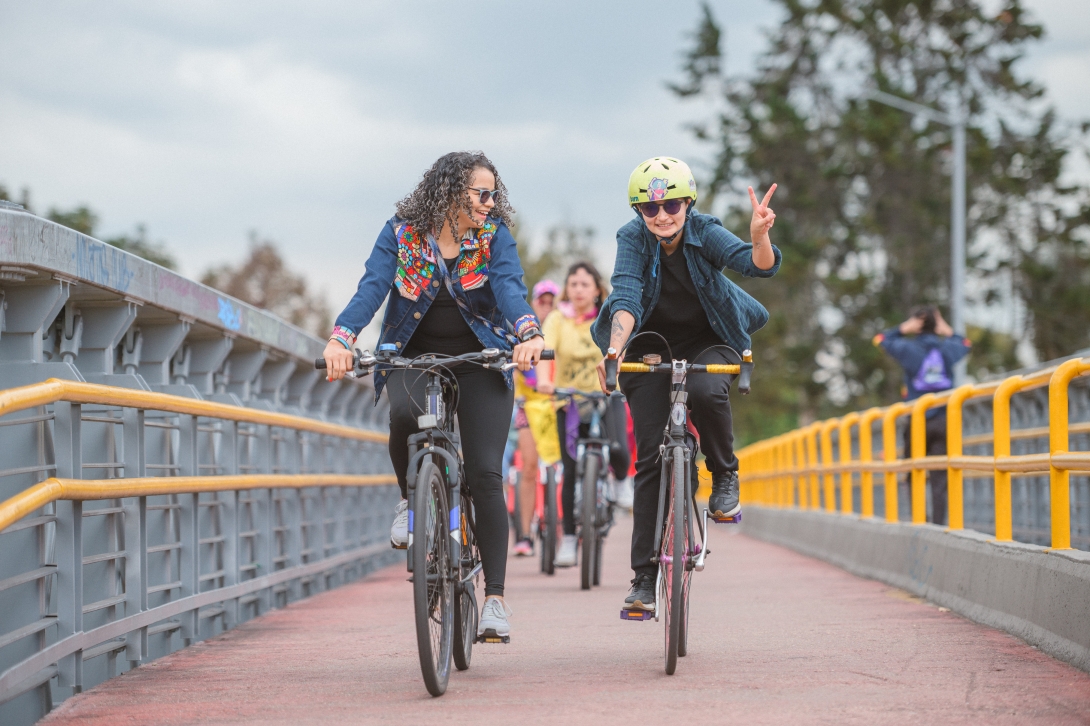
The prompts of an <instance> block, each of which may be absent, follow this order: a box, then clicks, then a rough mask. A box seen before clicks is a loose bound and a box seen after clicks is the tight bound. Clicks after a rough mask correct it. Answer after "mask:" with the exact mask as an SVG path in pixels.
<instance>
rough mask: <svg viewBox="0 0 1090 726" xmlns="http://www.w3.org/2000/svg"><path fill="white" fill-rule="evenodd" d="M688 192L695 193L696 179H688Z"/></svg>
mask: <svg viewBox="0 0 1090 726" xmlns="http://www.w3.org/2000/svg"><path fill="white" fill-rule="evenodd" d="M689 191H690V192H695V191H696V179H693V178H692V177H689Z"/></svg>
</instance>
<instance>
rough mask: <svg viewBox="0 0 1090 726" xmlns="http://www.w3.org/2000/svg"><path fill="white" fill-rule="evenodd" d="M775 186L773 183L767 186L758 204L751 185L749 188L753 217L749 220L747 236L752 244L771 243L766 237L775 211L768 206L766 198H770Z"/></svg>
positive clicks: (774, 216) (774, 219) (773, 220)
mask: <svg viewBox="0 0 1090 726" xmlns="http://www.w3.org/2000/svg"><path fill="white" fill-rule="evenodd" d="M777 186H778V185H776V184H773V185H772V186H770V187H769V188H768V192H767V193H766V194H765V198H764V199H762V200H761V202H760V204H758V203H757V195H756V194H754V192H753V187H750V188H749V201H750V203H751V204H752V205H753V218H752V219H750V221H749V237H750V239H751V240H752V241H753V244H754V245H761V244H772V242H771V241H770V240H769V238H768V230H770V229H772V225H773V224H775V222H776V213H775V212H773V211H772V210H771V209H770V208H769V206H768V200H770V199H772V194H773V193H774V192H775V191H776V187H777Z"/></svg>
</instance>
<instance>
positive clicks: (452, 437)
mask: <svg viewBox="0 0 1090 726" xmlns="http://www.w3.org/2000/svg"><path fill="white" fill-rule="evenodd" d="M542 358H543V359H545V360H549V359H551V358H552V351H544V352H543V353H542ZM461 363H473V364H475V365H480V366H481V367H483V368H487V369H490V370H496V371H507V370H510V369H512V368H514V367H515V363H512V362H511V353H510V352H508V351H502V350H500V349H498V348H485V349H484V350H482V351H480V352H479V353H466V354H464V355H459V356H440V355H434V354H427V355H423V356H419V357H417V358H412V359H409V358H402V357H400V356H398V354H397V348H396V346H394V345H391V344H383V345H380V346H379V347H378V350H377V351H376V352H375V354H374V355H372V354H371V353H369V352H368V351H363V352H362V353H361V352H357V353H356V355H355V363H354V366H353V371H352V373H351V374H352V375H354V376H355V377H361V376H366V375H370V374H371V373H372V372H373V371H374V369H375V367H376V366H378V365H379V364H383V365H388V366H390V367H391V368H393V369H394V370H415V371H420V372H421V373H423V374H425V375H426V376H427V385H426V386H425V388H424V393H425V410H424V412H423V413H422V414H421V415H420V416H418V417H417V424H418V426H419V428H420V429H421V430H420V431H419V432H418V433H415V434H413V435H411V436H410V437H409V439H408V443H409V465H408V468H407V470H406V479H407V482H408V499H409V511H408V516H409V542H408V547H407V548H406V550H407V552H406V564H407V567H408V571H409V572H410V573H412V577H411V578H410V579H411V581H412V583H413V606H414V609H415V614H416V640H417V648H418V651H419V656H420V670H421V673H422V675H423V678H424V685H425V687H426V688H427V689H428V693H430V694H431V695H433V696H441V695H443V693H444V692H445V691H446V689H447V682H448V679H449V677H450V664H451V660H453V661H454V665H455V667H456V668H457V669H458V670H466V669H468V668H469V666H470V661H471V659H472V657H473V645H474V644H475V643H499V642H503V643H506V642H509V641H510V637H508V636H496V635H494V634H493V635H489V633H485V634H483V635H481V636H478V635H477V622H478V617H479V615H478V610H477V577H478V575H479V574H480V573H481V569H482V565H481V558H480V553H479V552H478V551H477V537H476V522H475V520H474V517H473V499H472V496H471V495H470V491H469V488H468V486H467V485H466V481H465V471H464V467H463V465H462V458H461V453H460V451H459V448H460V443H459V436H458V434H457V433H455V431H454V414H455V413H456V412H457V396H456V392H455V388H454V385H453V384H452V382H451V381H450V380H449V379H448V378H447V377H445V376H444V375H443V373H442V371H443V369H446V368H449V367H450V366H453V365H456V364H461ZM314 365H315V367H316V368H318V369H320V370H321V369H324V368H325V360H324V359H322V358H319V359H318V360H316V361H315V362H314Z"/></svg>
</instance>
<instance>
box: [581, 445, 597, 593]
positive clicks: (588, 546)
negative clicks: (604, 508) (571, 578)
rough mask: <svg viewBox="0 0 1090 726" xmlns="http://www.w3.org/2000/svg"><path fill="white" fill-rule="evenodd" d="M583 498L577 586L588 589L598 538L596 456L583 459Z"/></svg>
mask: <svg viewBox="0 0 1090 726" xmlns="http://www.w3.org/2000/svg"><path fill="white" fill-rule="evenodd" d="M582 492H583V500H582V501H581V502H580V507H579V509H580V512H581V516H580V522H581V524H582V526H581V528H580V538H581V539H582V542H581V544H582V548H583V552H582V559H581V560H580V565H579V575H580V577H579V586H580V588H581V589H583V590H589V589H590V588H591V586H592V585H593V583H594V550H595V549H596V547H595V546H594V545H595V544H596V541H595V540H597V538H598V527H597V519H598V457H597V456H593V455H588V456H586V457H585V458H584V460H583V489H582Z"/></svg>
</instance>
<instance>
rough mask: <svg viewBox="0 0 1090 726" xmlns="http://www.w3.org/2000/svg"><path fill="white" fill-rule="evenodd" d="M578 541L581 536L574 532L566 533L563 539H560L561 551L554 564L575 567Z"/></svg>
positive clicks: (557, 554)
mask: <svg viewBox="0 0 1090 726" xmlns="http://www.w3.org/2000/svg"><path fill="white" fill-rule="evenodd" d="M578 543H579V538H578V537H576V536H575V535H574V534H566V535H564V537H563V539H561V540H560V551H559V552H557V553H556V559H555V560H554V561H553V564H555V565H556V566H557V567H575V560H576V549H577V546H578Z"/></svg>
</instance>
